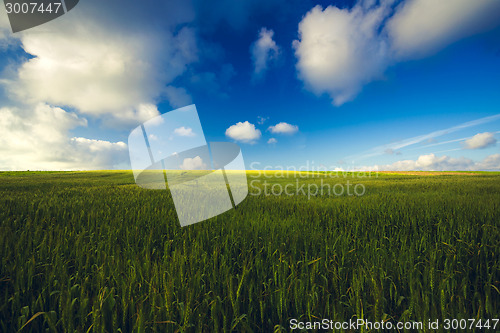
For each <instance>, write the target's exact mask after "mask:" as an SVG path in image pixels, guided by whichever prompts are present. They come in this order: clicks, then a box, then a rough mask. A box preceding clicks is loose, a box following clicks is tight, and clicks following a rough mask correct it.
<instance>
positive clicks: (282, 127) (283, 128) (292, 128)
mask: <svg viewBox="0 0 500 333" xmlns="http://www.w3.org/2000/svg"><path fill="white" fill-rule="evenodd" d="M268 130H269V131H271V133H275V134H294V133H297V132H298V131H299V126H297V125H291V124H288V123H285V122H281V123H278V124H276V125H274V126H269V128H268Z"/></svg>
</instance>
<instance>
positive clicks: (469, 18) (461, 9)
mask: <svg viewBox="0 0 500 333" xmlns="http://www.w3.org/2000/svg"><path fill="white" fill-rule="evenodd" d="M499 16H500V2H499V1H495V0H474V1H470V0H451V1H450V0H448V1H435V0H412V1H405V2H403V3H402V4H401V5H400V6H399V7H398V8H397V9H396V14H395V15H394V16H393V17H392V18H391V19H389V21H388V22H387V25H386V31H387V33H388V35H389V38H390V43H391V47H392V49H393V50H394V52H395V55H396V56H397V57H398V58H404V59H406V58H417V57H420V56H425V55H427V54H429V53H432V52H436V51H439V50H440V49H442V48H443V47H445V46H447V45H449V44H451V43H453V42H455V41H457V40H459V39H461V38H463V37H467V36H470V35H473V34H475V33H478V32H481V31H483V30H485V29H488V28H492V27H493V26H494V25H496V24H498V22H495V21H498V18H499Z"/></svg>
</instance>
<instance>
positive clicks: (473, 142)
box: [464, 132, 497, 149]
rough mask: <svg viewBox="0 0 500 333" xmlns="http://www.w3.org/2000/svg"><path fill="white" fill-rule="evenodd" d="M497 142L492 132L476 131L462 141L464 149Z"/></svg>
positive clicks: (489, 145)
mask: <svg viewBox="0 0 500 333" xmlns="http://www.w3.org/2000/svg"><path fill="white" fill-rule="evenodd" d="M496 143H497V140H496V139H495V134H494V133H489V132H485V133H478V134H476V135H474V136H473V137H471V138H469V139H467V140H465V141H464V148H466V149H482V148H487V147H491V146H494V145H495V144H496Z"/></svg>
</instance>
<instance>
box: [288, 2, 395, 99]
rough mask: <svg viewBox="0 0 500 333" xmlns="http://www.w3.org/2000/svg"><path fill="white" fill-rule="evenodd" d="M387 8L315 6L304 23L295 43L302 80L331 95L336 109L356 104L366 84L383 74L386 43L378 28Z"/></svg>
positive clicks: (385, 62) (317, 90) (385, 59)
mask: <svg viewBox="0 0 500 333" xmlns="http://www.w3.org/2000/svg"><path fill="white" fill-rule="evenodd" d="M387 13H388V7H387V6H379V7H373V8H369V9H366V8H364V7H363V6H361V5H356V6H355V7H354V8H352V9H350V10H349V9H339V8H337V7H333V6H329V7H327V8H326V9H324V10H323V9H322V8H321V6H319V5H318V6H316V7H314V8H313V9H312V10H311V11H310V12H309V13H307V15H306V16H305V17H304V19H303V20H302V21H301V22H300V24H299V38H300V40H296V41H294V42H293V47H294V49H295V55H296V57H297V59H298V62H297V70H298V75H299V77H300V78H301V79H302V80H303V81H304V82H305V84H306V87H307V88H308V89H309V90H311V91H313V92H314V93H316V94H318V95H319V94H322V93H328V94H329V95H330V96H331V97H332V99H333V102H334V104H335V105H341V104H343V103H345V102H347V101H350V100H352V99H353V98H354V97H355V96H356V95H357V94H358V92H359V91H360V90H361V87H362V85H363V84H366V83H368V82H370V81H372V80H374V79H378V78H380V77H381V76H382V74H383V71H384V69H385V67H386V66H387V62H388V59H387V45H386V43H384V42H381V41H380V40H379V38H378V29H379V27H380V24H381V22H382V21H383V19H384V18H385V17H386V16H387Z"/></svg>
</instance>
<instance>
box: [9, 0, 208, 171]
mask: <svg viewBox="0 0 500 333" xmlns="http://www.w3.org/2000/svg"><path fill="white" fill-rule="evenodd" d="M151 9H154V11H153V10H151ZM158 10H161V11H162V12H164V13H165V15H162V16H158V15H156V14H155V11H158ZM110 12H113V15H111V16H110V15H109V13H110ZM193 20H194V11H193V9H192V8H190V4H189V3H187V2H182V1H176V0H173V1H168V2H162V3H152V2H151V3H150V2H144V3H143V2H141V3H137V2H134V1H118V0H109V1H105V2H103V1H98V0H89V1H87V2H86V3H85V6H83V5H82V6H79V7H78V10H74V11H72V12H71V14H69V15H65V16H62V17H60V18H59V19H57V20H53V21H51V22H49V23H46V24H43V25H41V26H39V27H35V28H33V29H29V30H26V31H23V32H20V33H16V34H12V33H11V32H10V27H9V25H8V21H7V17H6V15H5V12H4V11H0V49H2V48H5V47H11V46H12V47H15V48H16V49H15V51H16V52H17V51H20V50H21V48H22V50H24V51H25V52H26V53H27V54H28V55H29V57H26V58H22V57H17V58H15V59H9V60H10V61H8V62H6V63H7V65H6V66H7V67H6V68H5V69H4V68H3V66H4V65H3V64H2V66H0V68H2V69H3V70H2V73H1V75H2V77H1V78H0V85H1V87H2V88H3V90H4V91H3V92H1V93H2V95H3V93H4V92H5V96H6V97H8V101H7V100H5V101H4V105H10V106H9V107H8V108H3V109H1V111H0V117H1V118H2V120H1V121H0V133H1V137H0V145H1V148H0V150H1V151H2V155H1V156H0V169H54V170H59V169H69V170H73V169H96V168H97V169H109V168H127V167H128V166H127V164H128V157H127V151H126V150H127V149H126V144H124V143H123V142H110V141H105V140H96V139H94V138H92V139H91V138H85V137H82V136H85V135H79V136H78V137H73V136H72V135H71V130H73V129H75V128H78V127H82V126H86V125H87V122H86V119H85V118H83V116H85V117H92V119H93V120H94V121H98V123H100V124H103V125H105V126H107V127H113V128H115V129H124V128H126V129H130V128H133V127H135V126H137V125H138V124H139V123H142V122H144V121H146V120H149V119H151V118H153V117H155V116H157V115H159V112H158V109H157V107H156V105H155V104H157V103H158V102H159V101H165V100H167V101H168V102H169V103H170V105H171V106H173V107H180V106H184V105H187V104H191V97H190V96H189V93H188V92H187V91H186V90H185V89H184V88H182V87H174V86H172V83H173V82H174V80H176V79H178V78H179V77H180V76H182V75H183V74H184V73H186V72H187V71H188V69H189V67H190V66H191V65H192V64H194V63H196V62H198V59H199V56H198V55H199V52H198V42H199V41H198V36H197V34H196V30H195V29H194V28H192V27H191V26H190V25H189V24H188V23H189V22H192V21H193ZM65 110H72V111H73V112H67V111H65ZM92 124H94V122H92Z"/></svg>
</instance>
